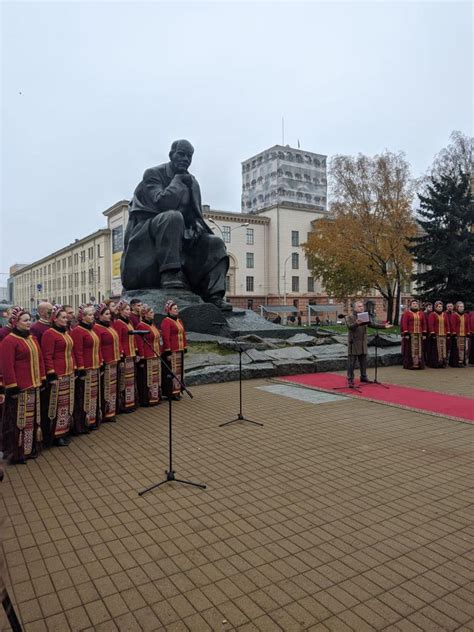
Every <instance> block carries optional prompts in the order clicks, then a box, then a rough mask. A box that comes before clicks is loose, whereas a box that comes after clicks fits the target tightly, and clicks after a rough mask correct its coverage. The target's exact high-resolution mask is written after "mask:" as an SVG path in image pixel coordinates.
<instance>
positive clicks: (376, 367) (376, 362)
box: [373, 330, 390, 390]
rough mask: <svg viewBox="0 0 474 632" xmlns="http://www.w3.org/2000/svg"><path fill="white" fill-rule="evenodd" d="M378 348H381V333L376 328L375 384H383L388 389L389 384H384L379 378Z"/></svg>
mask: <svg viewBox="0 0 474 632" xmlns="http://www.w3.org/2000/svg"><path fill="white" fill-rule="evenodd" d="M378 348H379V333H378V331H377V330H375V367H374V369H375V370H374V379H373V384H378V385H379V386H383V387H384V388H386V389H387V390H388V389H389V388H390V387H389V386H387V385H386V384H382V382H379V381H378V379H377V371H378V368H379V356H378Z"/></svg>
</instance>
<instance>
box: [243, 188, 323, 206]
mask: <svg viewBox="0 0 474 632" xmlns="http://www.w3.org/2000/svg"><path fill="white" fill-rule="evenodd" d="M277 196H279V197H280V198H282V197H285V198H288V199H297V200H299V201H300V202H305V203H306V204H317V205H324V204H326V198H325V197H324V196H320V195H311V193H303V192H302V191H296V192H295V191H291V190H287V189H281V188H280V189H278V192H277V191H272V192H271V193H265V195H263V194H262V193H260V194H259V195H257V196H255V197H254V198H253V199H252V200H246V201H245V202H244V201H242V206H241V208H242V209H243V210H245V209H250V208H252V206H256V205H257V204H263V203H264V202H269V201H270V200H271V199H272V198H274V200H275V201H276V198H277Z"/></svg>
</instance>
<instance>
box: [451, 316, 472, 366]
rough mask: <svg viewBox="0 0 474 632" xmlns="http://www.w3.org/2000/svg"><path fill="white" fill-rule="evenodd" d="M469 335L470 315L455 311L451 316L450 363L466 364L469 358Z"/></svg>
mask: <svg viewBox="0 0 474 632" xmlns="http://www.w3.org/2000/svg"><path fill="white" fill-rule="evenodd" d="M468 336H469V316H468V315H467V314H464V313H462V314H460V313H459V312H454V313H453V314H452V316H451V350H450V353H449V365H450V366H453V367H463V366H466V364H467V360H468V349H467V341H468Z"/></svg>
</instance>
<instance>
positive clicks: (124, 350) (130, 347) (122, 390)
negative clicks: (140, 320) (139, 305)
mask: <svg viewBox="0 0 474 632" xmlns="http://www.w3.org/2000/svg"><path fill="white" fill-rule="evenodd" d="M125 305H126V302H125V301H120V302H119V304H118V305H117V314H120V312H121V310H122V309H123V308H124V307H125ZM112 327H113V328H114V329H115V331H116V332H117V333H118V335H119V340H120V354H121V362H120V364H119V373H118V375H119V403H120V409H119V410H120V412H123V413H131V412H133V411H134V410H135V408H136V402H135V400H136V396H135V389H136V368H135V364H136V357H137V351H138V343H137V341H136V340H135V336H133V335H131V334H130V333H129V332H131V331H133V325H132V323H131V322H130V320H129V319H128V318H125V317H123V316H117V318H116V319H115V320H114V322H113V323H112Z"/></svg>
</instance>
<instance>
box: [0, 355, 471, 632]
mask: <svg viewBox="0 0 474 632" xmlns="http://www.w3.org/2000/svg"><path fill="white" fill-rule="evenodd" d="M379 378H380V379H382V380H386V381H393V382H397V383H400V384H407V383H409V380H416V384H415V383H414V385H417V386H420V387H424V388H431V389H433V390H442V391H445V392H449V393H459V394H464V395H468V394H469V393H470V391H471V390H472V384H473V382H474V369H472V368H469V369H464V370H454V369H451V370H445V371H425V372H423V373H417V374H414V373H412V372H408V371H402V369H400V368H398V367H397V368H395V367H392V368H387V369H382V370H381V371H380V374H379ZM269 384H270V382H266V381H263V380H259V381H253V382H245V383H244V396H245V398H246V405H245V409H244V412H245V413H246V414H248V416H249V417H251V418H253V419H255V420H258V421H263V422H264V423H265V426H264V428H259V427H256V426H252V425H250V424H248V425H241V424H236V425H234V426H231V427H227V428H218V427H217V425H218V423H219V422H221V421H225V420H227V419H229V418H231V417H233V416H234V413H235V412H236V411H237V402H236V401H235V397H236V395H237V393H238V385H237V383H226V384H219V385H209V386H201V387H195V388H193V393H194V395H195V398H194V400H192V401H190V400H188V399H187V398H186V399H183V401H182V402H179V403H178V404H177V405H176V406H175V407H174V410H175V439H176V450H175V463H174V465H175V469H176V471H177V476H181V477H182V478H191V479H192V480H195V481H200V482H204V483H207V485H208V489H207V490H204V491H202V490H198V489H193V488H189V487H187V486H184V485H183V486H178V485H176V484H167V485H165V486H164V487H162V488H160V489H159V490H155V491H153V492H151V493H150V494H147V495H145V496H143V497H141V498H140V497H139V496H138V495H137V491H138V490H140V489H142V488H143V487H144V486H146V485H148V484H150V483H151V482H154V481H156V480H159V479H161V478H162V476H163V471H164V469H165V466H166V464H167V406H166V405H161V406H160V407H158V408H157V409H151V410H140V411H139V412H137V413H135V414H132V415H126V416H123V417H121V418H120V421H119V423H117V424H107V425H104V426H102V428H101V429H100V430H99V432H97V433H93V434H92V435H91V436H88V437H81V438H76V439H75V440H74V442H73V444H72V445H71V447H70V448H69V449H54V450H52V451H50V452H48V453H46V454H44V455H43V456H42V457H41V458H39V459H38V460H37V461H35V462H30V463H29V464H28V465H27V466H23V467H16V468H10V469H9V471H8V480H7V482H6V483H4V484H2V486H1V491H2V492H3V503H0V512H2V513H3V512H6V513H7V514H8V516H9V526H8V527H7V530H6V534H5V535H6V540H5V549H6V554H7V560H8V565H9V569H10V580H11V585H12V586H13V587H12V588H10V591H11V594H12V597H13V598H14V601H15V603H16V605H17V608H18V610H19V612H20V613H21V617H22V620H23V623H24V628H25V631H26V632H40V631H46V630H47V631H49V632H53V631H56V630H57V631H58V632H67V631H68V630H88V631H92V630H96V631H98V632H106V631H109V630H110V631H112V630H124V631H125V630H130V631H134V630H150V631H151V630H166V631H167V632H178V631H181V630H183V631H185V630H190V631H192V632H201V631H202V632H204V631H207V630H211V631H213V632H227V631H230V630H239V631H241V632H251V631H256V630H261V631H269V632H271V631H274V630H275V631H278V630H284V631H285V632H293V631H295V632H296V631H298V632H299V631H303V630H311V631H312V632H313V631H314V632H316V631H318V632H323V631H324V632H326V631H328V630H330V631H333V632H336V631H337V632H343V631H350V630H352V631H354V630H355V631H357V632H363V631H365V630H386V631H387V632H388V631H391V632H392V631H393V632H395V631H397V632H398V631H399V632H402V631H403V632H409V631H410V632H411V631H417V630H425V631H428V632H436V631H438V630H442V631H446V630H459V631H461V630H462V631H463V632H468V631H472V630H474V526H473V518H474V509H473V500H474V499H473V491H472V486H473V485H472V483H473V472H474V467H473V466H474V441H473V436H474V435H473V433H474V425H470V424H466V423H460V422H456V421H450V420H445V419H442V418H438V417H434V416H429V415H424V414H419V413H414V412H410V411H407V410H401V409H397V408H393V407H390V406H383V405H381V404H374V403H370V402H365V401H355V400H353V399H347V398H344V399H341V400H338V401H333V402H329V403H321V404H315V403H309V402H305V401H300V400H297V399H294V398H291V397H284V396H282V395H276V394H274V393H270V392H267V391H262V390H260V387H262V386H267V385H269ZM5 625H6V622H5V619H4V615H3V611H2V613H1V614H0V628H2V629H3V627H4V626H5Z"/></svg>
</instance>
